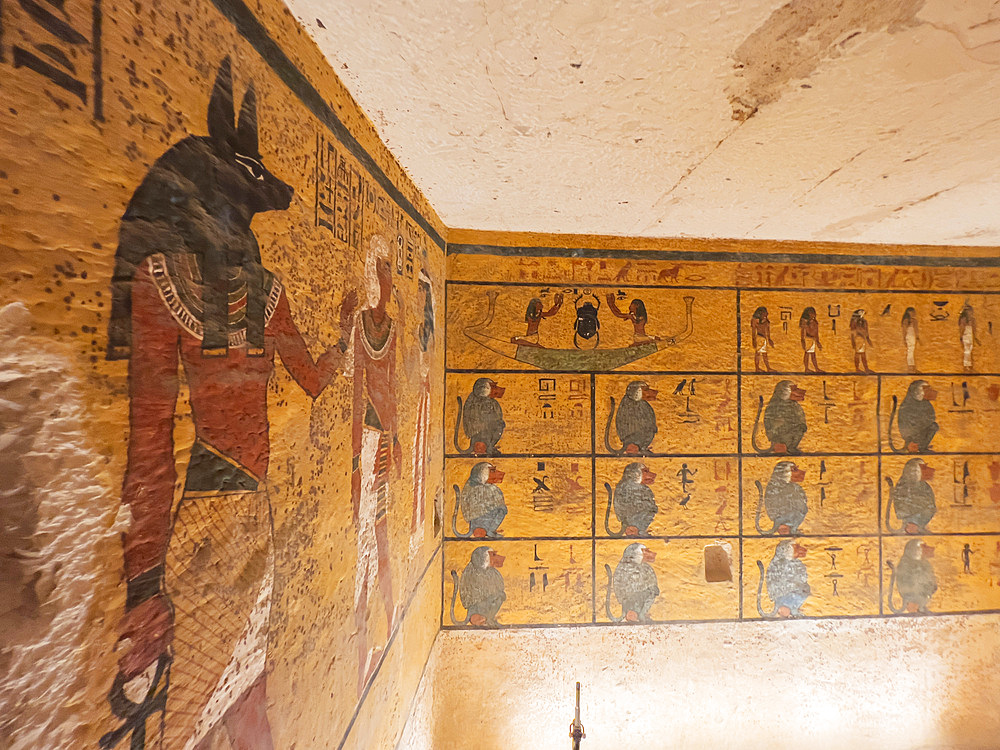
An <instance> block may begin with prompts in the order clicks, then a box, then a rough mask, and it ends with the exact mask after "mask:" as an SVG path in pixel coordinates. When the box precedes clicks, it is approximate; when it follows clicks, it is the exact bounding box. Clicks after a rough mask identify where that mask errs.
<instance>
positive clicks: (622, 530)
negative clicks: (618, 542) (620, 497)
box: [604, 482, 625, 537]
mask: <svg viewBox="0 0 1000 750" xmlns="http://www.w3.org/2000/svg"><path fill="white" fill-rule="evenodd" d="M604 489H606V490H607V491H608V509H607V510H606V511H605V512H604V530H605V531H607V532H608V536H614V537H619V536H621V535H622V534H624V533H625V524H624V523H622V527H621V528H620V529H618V531H612V530H611V499H612V496H613V493H612V491H611V485H610V484H608V483H607V482H605V483H604Z"/></svg>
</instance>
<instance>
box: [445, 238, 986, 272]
mask: <svg viewBox="0 0 1000 750" xmlns="http://www.w3.org/2000/svg"><path fill="white" fill-rule="evenodd" d="M636 241H637V242H638V241H639V240H638V239H637V240H636ZM448 255H507V256H515V257H523V258H596V259H602V260H604V259H607V260H662V261H677V260H689V261H702V262H706V261H708V262H716V263H801V264H808V265H846V266H927V267H931V268H953V267H962V268H1000V256H993V257H982V258H968V257H965V258H951V257H947V256H928V255H842V254H841V255H838V254H830V255H818V254H810V253H756V252H725V251H717V252H712V251H708V252H703V251H700V250H600V249H594V248H586V247H505V246H503V245H451V244H449V245H448Z"/></svg>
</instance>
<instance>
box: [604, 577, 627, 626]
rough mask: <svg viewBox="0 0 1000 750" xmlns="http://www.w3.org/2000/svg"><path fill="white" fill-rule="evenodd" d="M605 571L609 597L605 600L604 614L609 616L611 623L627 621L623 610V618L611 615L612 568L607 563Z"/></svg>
mask: <svg viewBox="0 0 1000 750" xmlns="http://www.w3.org/2000/svg"><path fill="white" fill-rule="evenodd" d="M604 570H605V572H607V574H608V596H607V598H606V599H605V600H604V612H605V613H606V614H607V616H608V619H609V620H611V622H621V621H622V620H624V619H625V610H624V609H623V610H622V616H621V617H615V616H614V615H613V614H611V566H610V565H608V564H607V563H604Z"/></svg>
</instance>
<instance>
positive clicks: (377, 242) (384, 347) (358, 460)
mask: <svg viewBox="0 0 1000 750" xmlns="http://www.w3.org/2000/svg"><path fill="white" fill-rule="evenodd" d="M389 257H390V254H389V243H388V242H387V241H386V239H385V238H384V237H382V236H381V235H377V234H376V235H372V237H371V238H370V239H369V240H368V243H367V254H366V256H365V266H364V274H365V277H364V285H365V286H364V291H365V307H363V308H362V309H361V310H359V311H358V313H357V314H356V315H355V316H354V323H353V326H352V327H351V333H350V336H351V340H350V342H349V343H348V344H347V350H348V351H349V359H348V362H347V364H346V365H345V368H344V369H345V371H346V372H347V373H348V374H349V375H350V377H351V378H352V381H353V394H354V397H353V418H352V422H351V448H352V451H353V461H352V469H351V505H352V508H353V512H354V524H355V526H356V530H357V542H358V559H357V571H356V575H355V583H354V617H355V627H356V633H357V636H356V637H357V640H358V693H359V694H360V693H361V692H362V691H363V690H364V685H365V682H366V681H367V679H368V677H369V676H370V675H371V673H372V672H373V671H374V669H375V667H376V665H377V664H378V659H379V657H380V656H381V653H382V650H381V649H372V650H371V651H369V649H368V599H369V596H370V594H371V593H372V589H373V588H375V587H376V586H377V587H378V588H379V590H380V592H381V595H382V604H383V606H384V607H385V619H386V633H388V634H391V633H392V628H393V625H394V624H395V607H394V604H393V597H392V571H391V570H390V567H389V521H388V512H389V505H390V502H389V501H390V495H389V493H390V482H389V471H390V468H393V467H394V473H395V476H396V478H399V476H400V473H401V468H402V449H401V447H400V444H399V437H398V422H397V416H396V327H397V326H396V323H395V321H393V319H392V318H391V317H390V316H389V311H388V305H389V300H390V298H391V297H392V267H391V265H390V262H389Z"/></svg>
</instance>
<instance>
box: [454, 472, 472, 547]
mask: <svg viewBox="0 0 1000 750" xmlns="http://www.w3.org/2000/svg"><path fill="white" fill-rule="evenodd" d="M452 487H454V488H455V510H454V512H452V514H451V530H452V531H453V532H455V536H457V537H461V538H462V539H468V538H469V535H470V534H471V533H472V524H469V530H468V531H466V532H465V533H464V534H463V533H462V532H461V531H459V530H458V502H459V498H461V493H460V492H459V490H458V485H457V484H453V485H452Z"/></svg>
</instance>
